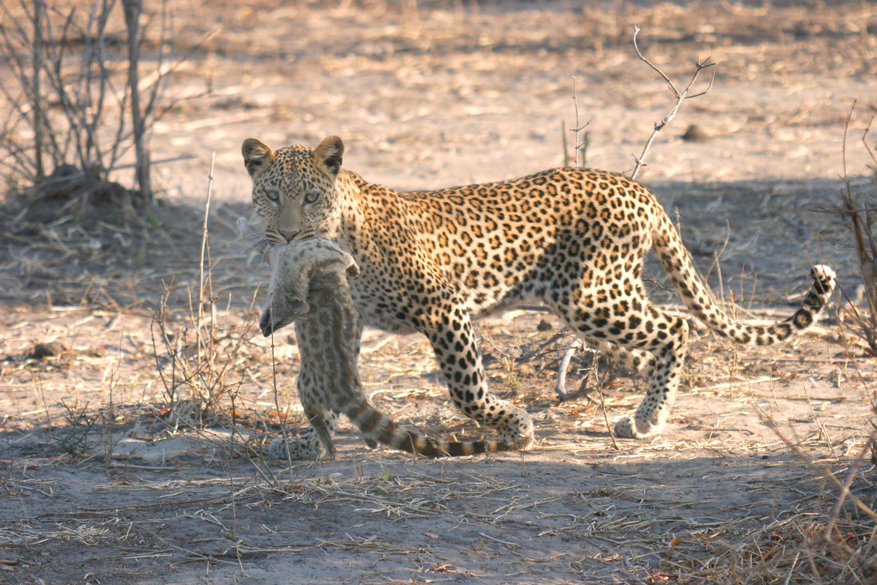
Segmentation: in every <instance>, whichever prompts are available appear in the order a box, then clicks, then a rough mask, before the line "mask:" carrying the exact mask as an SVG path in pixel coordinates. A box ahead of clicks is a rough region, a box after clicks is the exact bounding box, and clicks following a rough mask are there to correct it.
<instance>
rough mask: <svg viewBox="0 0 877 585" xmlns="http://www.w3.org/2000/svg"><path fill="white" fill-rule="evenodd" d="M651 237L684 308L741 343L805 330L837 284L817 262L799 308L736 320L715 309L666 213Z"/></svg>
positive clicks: (831, 273) (829, 271)
mask: <svg viewBox="0 0 877 585" xmlns="http://www.w3.org/2000/svg"><path fill="white" fill-rule="evenodd" d="M652 236H653V246H654V247H655V251H656V252H657V253H658V256H659V257H660V259H661V264H663V265H664V269H665V270H667V272H668V274H669V275H670V280H672V281H673V284H674V285H675V286H676V288H677V289H678V290H679V293H680V295H681V296H682V300H683V302H684V303H685V305H686V306H687V307H688V309H689V310H690V311H691V312H692V313H694V315H695V316H696V317H697V318H698V319H699V320H700V321H702V322H703V323H704V324H706V325H707V326H708V327H709V328H710V329H712V330H713V331H715V332H716V333H718V334H719V335H722V336H723V337H727V338H729V339H731V340H733V341H734V342H736V343H739V344H742V345H773V344H775V343H779V342H781V341H783V340H785V339H788V338H789V337H792V336H794V335H798V334H799V333H802V332H804V331H806V330H807V329H808V328H809V327H810V326H811V325H813V323H815V322H816V320H817V319H818V318H819V315H820V313H822V311H823V309H825V306H826V304H827V303H828V300H829V298H830V297H831V293H832V292H833V291H834V287H835V284H836V283H837V279H836V276H835V273H834V270H832V269H831V268H829V267H828V266H825V265H822V264H817V265H815V266H813V267H812V268H811V269H810V278H811V279H812V280H813V286H812V288H811V289H810V291H809V292H808V293H807V296H806V297H805V298H804V302H803V303H802V306H801V308H800V309H798V310H797V311H796V312H795V314H794V315H792V316H791V317H790V318H789V319H786V320H785V321H781V322H780V323H776V324H774V325H766V326H756V325H745V324H741V323H737V322H735V321H733V320H731V318H730V317H728V315H727V313H725V312H724V311H723V310H722V309H721V308H719V306H718V304H717V303H716V301H715V299H714V298H713V296H712V293H711V292H710V291H709V289H708V288H707V287H706V284H705V283H704V281H703V280H702V279H701V278H700V276H698V274H697V271H696V270H695V268H694V264H693V262H692V261H691V255H690V254H689V253H688V250H686V249H685V246H684V245H683V244H682V240H681V238H680V237H679V233H678V232H677V231H676V228H675V227H674V226H673V224H672V222H671V221H670V218H669V217H667V215H666V214H664V213H662V214H661V219H660V221H659V222H658V224H657V226H656V227H655V228H654V231H653V233H652Z"/></svg>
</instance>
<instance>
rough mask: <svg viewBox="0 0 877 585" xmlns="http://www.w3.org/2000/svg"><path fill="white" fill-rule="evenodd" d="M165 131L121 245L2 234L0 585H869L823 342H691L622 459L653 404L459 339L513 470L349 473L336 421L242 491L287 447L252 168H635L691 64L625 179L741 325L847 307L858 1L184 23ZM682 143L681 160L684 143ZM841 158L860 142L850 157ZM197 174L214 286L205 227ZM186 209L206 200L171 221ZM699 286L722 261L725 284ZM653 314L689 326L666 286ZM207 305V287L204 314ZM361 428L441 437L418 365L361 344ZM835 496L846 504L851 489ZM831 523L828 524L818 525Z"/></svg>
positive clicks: (444, 405) (864, 524)
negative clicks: (311, 162)
mask: <svg viewBox="0 0 877 585" xmlns="http://www.w3.org/2000/svg"><path fill="white" fill-rule="evenodd" d="M174 4H175V6H174V12H175V23H176V25H177V27H178V30H179V31H180V32H179V34H178V42H179V45H180V48H181V49H187V50H191V51H192V52H191V55H190V57H189V59H188V61H187V62H186V63H184V65H183V66H182V70H181V72H180V74H179V75H178V76H177V78H176V82H175V85H174V86H173V88H172V91H173V92H175V97H184V96H186V95H197V94H200V92H201V91H202V90H203V88H204V87H205V86H206V85H208V83H209V84H212V87H213V93H212V94H210V95H209V96H207V97H199V98H197V99H192V100H187V101H183V102H181V103H180V104H179V105H177V106H176V107H175V108H174V110H173V111H171V112H170V113H168V115H167V116H166V117H165V118H164V119H162V121H161V122H160V123H159V124H158V125H157V127H156V129H155V136H154V138H153V142H152V149H153V153H154V154H153V159H159V158H161V159H165V158H167V159H174V158H177V157H181V156H189V155H194V156H195V157H196V158H195V159H187V160H185V161H177V162H172V163H167V164H161V165H158V166H156V167H155V168H156V178H155V181H156V182H157V184H159V185H160V186H161V187H162V188H163V193H162V198H161V205H159V206H158V207H156V208H154V209H151V210H149V211H148V213H147V212H144V213H143V214H141V216H139V217H130V216H125V215H124V214H120V213H119V212H114V211H113V208H111V207H103V208H101V207H99V206H98V207H94V206H93V207H89V208H87V209H84V210H80V209H79V208H78V207H77V206H76V203H75V201H74V202H70V204H69V205H68V204H67V203H65V202H64V201H61V202H57V201H54V202H41V203H39V204H34V205H31V206H29V207H26V208H22V207H20V206H18V205H17V204H16V202H15V201H13V200H11V197H10V198H7V200H6V201H5V205H4V206H3V209H2V210H0V214H2V215H0V217H2V226H3V229H2V233H0V303H2V307H3V311H0V445H2V447H0V583H4V584H5V583H15V584H37V583H131V584H134V583H137V584H152V583H156V584H158V583H301V584H307V583H321V584H322V583H396V582H398V583H403V582H404V583H420V582H452V583H458V582H459V583H497V582H503V583H522V584H531V583H571V582H584V583H664V582H669V583H691V584H695V583H697V584H700V583H713V582H715V583H768V582H769V583H867V582H874V580H875V579H877V565H875V560H874V559H875V554H877V550H875V549H877V542H875V538H874V536H873V529H874V518H873V512H871V510H872V509H873V508H874V507H875V497H877V493H875V489H874V482H875V479H877V476H875V472H874V463H873V460H872V453H871V451H870V439H871V437H872V433H873V430H874V427H873V422H872V419H873V415H874V407H873V403H874V399H875V385H877V379H875V377H877V373H875V361H874V358H870V357H868V356H867V355H866V354H865V352H864V349H863V348H862V346H861V345H859V344H857V343H855V342H854V341H853V340H851V338H850V336H849V333H848V332H845V331H843V330H841V329H839V328H838V323H837V321H836V320H835V319H834V318H833V317H829V318H828V319H826V320H825V321H824V322H823V323H820V325H819V326H818V327H816V328H814V330H813V332H812V333H811V334H808V335H806V336H803V337H801V338H798V339H797V340H795V341H794V342H792V343H788V344H786V345H783V346H780V347H777V348H773V349H760V348H735V347H733V346H731V345H729V344H727V343H726V342H725V341H723V340H719V339H717V338H716V337H714V336H713V335H711V334H710V333H708V332H707V331H705V330H704V329H703V328H700V327H698V326H697V325H696V324H695V323H694V322H692V341H691V344H690V352H689V359H688V362H687V365H686V369H685V376H686V377H685V379H684V381H683V383H682V387H681V389H680V394H679V398H678V401H677V405H676V407H675V409H674V413H673V415H672V417H671V419H670V422H669V424H668V426H667V430H666V431H665V433H664V435H663V436H661V437H657V438H654V439H651V440H647V441H642V442H639V441H627V440H613V438H612V437H611V436H610V434H609V432H608V428H609V425H608V424H607V421H608V423H609V424H611V422H612V421H613V420H614V419H616V418H618V417H620V416H621V415H622V414H625V413H627V412H629V411H630V410H632V409H634V408H635V407H636V405H637V404H638V402H639V400H640V399H641V397H642V394H643V392H644V390H645V388H644V384H643V381H642V380H641V379H638V378H636V377H631V376H630V375H629V373H628V372H624V371H615V370H613V369H610V368H609V367H607V365H606V364H605V363H603V362H602V361H601V360H599V359H597V360H596V363H595V356H593V355H592V354H590V353H588V352H579V353H578V354H577V355H576V357H575V358H574V359H573V361H572V364H571V366H570V370H569V373H568V377H567V390H568V391H574V390H577V389H579V387H580V385H581V386H582V387H583V388H584V389H585V390H587V389H590V391H589V392H585V393H583V394H586V395H585V396H583V397H581V398H579V399H577V400H575V401H564V402H560V401H558V399H557V395H556V393H555V385H556V382H557V368H558V364H559V361H560V358H561V354H562V353H563V351H564V350H565V349H566V348H567V347H569V345H570V344H571V343H572V337H571V336H569V335H568V334H567V333H566V332H564V331H563V330H562V326H561V324H560V323H559V322H558V321H557V319H555V318H554V317H553V316H551V315H549V314H547V313H543V312H539V311H530V310H524V311H513V312H508V313H505V314H503V315H498V316H496V317H495V318H492V319H487V320H484V321H481V322H479V324H478V331H479V334H480V336H481V349H482V351H483V353H484V357H485V363H486V367H487V370H488V375H489V376H490V381H491V385H492V388H493V391H494V392H496V393H497V394H498V395H500V396H502V397H503V398H506V399H509V400H513V401H514V402H515V403H516V404H519V405H520V406H522V407H524V408H526V409H527V410H528V411H529V412H530V414H531V415H532V416H533V418H534V420H535V423H536V434H537V439H538V442H537V444H536V446H535V448H534V449H533V450H532V451H530V452H527V453H523V454H511V455H503V456H501V457H495V458H484V457H471V458H462V459H455V460H442V461H430V460H425V459H418V458H411V457H409V456H406V455H404V454H400V453H394V452H388V451H385V450H379V451H370V450H368V449H367V448H366V447H365V445H364V444H363V442H362V441H361V439H360V437H359V436H358V432H356V431H355V430H354V429H353V428H352V427H350V425H349V424H347V423H346V422H344V423H342V426H341V430H340V434H339V437H338V441H337V445H338V449H339V453H338V458H337V460H335V461H320V462H315V463H309V462H294V463H293V464H292V465H290V464H288V463H287V462H280V461H272V460H264V459H262V458H261V447H262V445H263V444H264V441H265V440H266V438H268V437H271V436H276V435H277V434H278V433H281V432H287V433H296V432H298V431H299V430H301V429H302V428H305V426H306V423H305V421H304V420H303V415H302V414H301V411H300V408H298V407H297V398H296V397H295V394H296V392H295V386H294V378H295V375H296V373H297V371H298V364H299V357H298V352H297V349H296V344H295V336H294V333H293V332H292V330H291V329H288V330H283V331H281V332H280V333H279V334H278V335H277V336H275V338H274V339H273V340H272V339H265V338H263V337H261V335H259V334H258V330H257V328H256V327H255V322H256V320H257V318H258V310H257V309H256V308H254V305H258V304H259V303H261V302H262V301H263V296H264V295H263V293H260V292H259V283H262V282H265V281H266V280H267V276H268V270H267V266H265V265H264V264H263V263H262V262H261V260H260V259H259V258H257V257H254V256H252V255H248V254H249V252H248V250H247V246H246V245H245V244H244V243H242V242H239V241H237V240H236V235H235V230H234V222H235V220H236V219H237V218H238V217H239V216H240V215H246V214H249V213H250V211H249V203H248V189H249V186H248V182H249V179H248V177H247V176H246V173H245V171H244V169H243V165H242V164H241V163H240V155H239V147H240V143H241V142H242V141H243V140H244V139H245V138H247V137H250V136H256V137H260V138H262V139H263V140H265V141H266V142H268V143H270V144H272V145H274V146H279V145H281V144H285V143H306V144H310V145H312V146H314V145H316V144H317V143H318V142H319V140H321V139H322V138H323V137H324V136H326V135H329V134H338V135H340V136H342V137H343V138H344V140H345V144H346V145H347V149H348V151H347V153H345V165H347V166H348V167H349V168H351V169H354V170H356V171H358V172H360V173H361V174H362V175H363V176H364V177H365V178H366V179H367V180H372V181H374V182H381V183H385V184H388V185H390V186H393V187H398V188H431V187H439V186H447V185H451V184H462V183H468V182H474V181H486V180H495V179H502V178H508V177H512V176H517V175H523V174H526V173H527V172H531V171H535V170H540V169H543V168H547V167H551V166H558V165H560V164H562V162H563V147H562V140H561V130H560V128H561V122H565V123H566V127H567V128H570V127H573V126H574V125H575V119H574V111H573V104H572V99H571V98H572V96H573V89H572V80H571V78H570V77H569V76H568V75H567V74H574V75H575V76H576V88H577V89H576V98H577V99H576V101H577V105H578V108H579V114H580V117H581V119H582V121H585V120H588V119H592V118H593V120H592V122H591V125H590V126H589V127H588V132H589V137H588V141H589V142H588V149H587V163H588V164H589V165H591V166H596V167H601V168H607V169H610V170H616V171H623V170H626V169H630V168H631V167H632V166H633V162H632V161H633V158H632V156H633V155H639V154H640V152H641V150H642V146H643V144H644V143H645V140H646V139H647V138H648V135H649V133H650V132H651V129H652V124H653V123H654V122H656V121H658V120H660V119H661V118H662V117H663V116H665V115H666V114H667V112H668V111H669V108H670V107H672V104H673V101H674V100H673V99H672V96H671V95H670V94H669V93H668V91H667V89H666V87H665V84H664V82H663V81H661V80H660V79H656V78H655V76H654V74H653V72H651V71H650V70H648V68H646V67H645V66H644V65H643V64H642V63H640V62H639V61H638V60H636V57H635V55H634V53H633V50H632V47H631V45H630V34H631V32H632V25H633V23H634V22H638V23H639V24H640V26H641V27H642V28H643V31H642V32H641V33H640V34H641V36H640V42H641V47H642V48H643V50H644V51H645V52H646V54H647V55H648V56H649V57H650V58H651V59H653V60H654V61H655V62H656V63H657V64H659V65H660V66H661V67H662V68H664V70H665V71H666V72H667V73H668V74H669V75H670V76H671V77H673V78H674V79H680V80H685V79H686V78H687V76H689V75H690V73H691V70H692V67H691V63H692V62H693V60H694V59H695V58H696V57H705V56H707V55H711V56H712V57H713V60H714V61H716V62H717V70H718V76H717V78H716V81H715V84H714V87H713V89H712V90H711V92H710V93H709V94H708V95H706V96H704V97H702V98H698V99H697V100H694V101H691V102H687V103H686V104H685V106H684V107H683V109H682V110H681V111H680V113H679V115H678V117H677V119H676V121H675V122H674V123H673V125H671V126H670V127H668V128H667V129H666V130H665V131H664V132H663V133H662V134H661V135H660V136H659V139H658V141H657V142H656V144H655V146H653V148H652V151H651V152H650V154H649V158H648V162H649V166H648V167H647V168H646V172H645V174H643V175H641V179H642V180H643V182H644V183H645V184H647V185H648V186H649V187H650V188H652V189H654V190H655V191H656V193H657V194H658V195H659V196H660V198H661V200H662V202H663V203H664V205H665V207H666V208H667V210H668V212H669V213H671V214H672V215H674V216H675V215H678V218H679V223H680V227H681V231H682V234H683V237H684V239H685V241H686V243H687V245H688V246H689V248H690V249H691V251H692V253H693V254H694V257H695V260H696V262H697V263H698V265H699V268H700V269H701V271H702V273H703V274H704V275H705V276H706V277H707V278H708V280H709V282H710V285H711V286H712V288H713V290H714V291H716V295H717V296H718V297H719V298H720V299H721V300H722V302H726V303H727V306H728V310H729V311H731V312H732V313H733V314H735V315H736V316H738V317H739V318H741V319H746V320H749V321H754V322H770V321H774V320H777V319H782V318H785V317H787V316H789V315H791V314H792V312H793V310H794V306H795V304H796V303H797V302H799V301H800V298H801V297H802V295H803V294H804V293H805V292H806V290H807V287H808V283H807V279H806V274H807V268H808V267H809V265H810V264H812V263H815V262H824V263H826V264H829V265H831V266H832V267H834V268H835V269H836V270H837V271H838V273H839V275H840V281H841V284H842V286H843V287H844V288H846V289H847V290H848V292H850V293H852V291H853V288H854V285H855V284H856V283H857V282H858V279H857V277H856V275H855V265H854V262H853V257H852V252H851V251H850V248H849V245H850V243H849V237H848V234H847V232H846V231H845V230H844V228H843V226H842V225H841V224H840V223H839V222H838V220H837V218H836V217H835V216H832V215H830V214H825V213H818V212H816V211H815V210H819V209H820V208H822V207H825V206H831V205H834V204H836V200H837V192H838V189H839V183H838V181H837V177H838V176H839V175H840V174H841V173H842V172H843V169H842V164H841V153H842V151H843V147H842V142H841V140H842V135H843V124H844V121H845V119H846V115H847V113H848V110H849V107H850V104H851V103H852V100H853V99H858V100H859V108H858V112H859V115H858V116H859V117H857V118H854V119H853V121H852V124H851V136H852V135H853V134H855V139H854V140H851V141H850V143H849V146H848V148H847V152H846V157H847V165H848V169H849V173H850V174H851V175H852V174H866V173H867V168H866V166H865V165H866V163H867V162H868V161H869V160H870V159H868V157H867V155H866V154H865V153H864V152H863V151H862V150H861V149H860V148H859V147H858V139H859V138H858V137H859V136H861V130H862V128H864V124H865V123H866V122H865V119H866V118H868V117H870V110H871V109H873V108H874V107H875V102H874V98H875V95H877V81H875V79H877V77H875V72H877V37H875V33H877V6H875V5H874V4H872V3H862V2H855V3H819V4H817V5H813V6H809V7H807V8H802V7H799V6H797V5H796V4H795V3H788V4H784V3H776V2H775V3H772V5H771V6H769V7H762V6H761V5H760V4H759V5H758V6H753V5H751V4H738V3H731V2H721V3H684V4H683V3H678V4H677V3H653V2H642V3H636V4H631V3H626V2H616V3H607V4H605V5H604V4H600V5H592V4H588V6H586V7H584V8H582V7H581V6H579V5H578V4H574V3H567V2H540V3H519V2H500V3H480V4H475V3H471V4H470V3H424V2H420V3H419V5H418V4H417V3H404V4H405V6H404V7H398V6H395V5H394V4H392V3H391V4H385V3H378V2H375V3H365V5H359V4H357V3H355V2H342V3H341V6H340V7H338V8H331V9H327V8H323V7H318V6H317V5H316V4H308V3H304V2H302V3H298V4H295V5H287V4H282V5H281V3H276V2H267V1H265V2H256V3H252V2H251V3H247V4H246V5H241V4H239V3H234V2H227V3H222V2H209V3H208V2H205V3H199V2H195V1H194V0H188V1H186V2H179V3H174ZM691 124H696V125H697V126H698V127H700V128H701V131H702V133H703V134H702V135H701V137H700V139H699V140H683V139H682V138H681V136H682V135H683V133H685V130H686V129H687V128H688V126H689V125H691ZM854 143H855V144H856V146H854ZM212 152H215V153H216V168H215V170H214V182H213V197H214V198H213V200H212V201H211V206H210V213H209V221H208V222H207V225H208V228H209V233H210V238H209V246H208V247H207V248H206V249H205V250H204V251H203V255H204V257H205V258H206V259H208V262H206V263H205V270H204V271H203V272H202V271H201V266H202V264H201V258H202V228H203V224H204V206H203V201H204V197H205V194H206V192H207V176H208V174H209V169H210V161H211V153H212ZM195 201H199V205H197V206H196V205H192V203H193V202H195ZM717 258H718V260H717ZM647 274H648V276H649V279H650V280H649V283H650V286H651V287H652V293H651V294H652V296H653V298H655V299H656V300H658V301H659V302H660V303H661V304H662V305H663V306H664V307H665V308H666V309H667V310H669V311H680V312H684V310H683V309H682V308H681V307H680V306H679V305H678V303H677V302H676V297H675V295H674V293H673V291H672V287H671V286H670V284H669V281H668V280H667V278H666V275H665V274H664V272H663V271H662V270H661V269H660V266H659V265H658V263H657V262H656V261H654V260H650V261H649V263H648V265H647ZM202 290H203V291H204V292H203V293H202ZM360 371H361V374H362V376H363V380H364V381H365V383H366V387H367V390H368V391H369V392H370V395H371V398H372V400H373V402H374V403H375V404H376V405H377V407H378V408H380V409H382V410H384V411H385V412H388V413H391V414H392V415H393V416H394V417H396V419H397V420H399V421H401V422H404V423H406V424H411V425H414V426H417V427H418V428H420V429H423V430H427V431H429V432H432V433H435V434H442V435H454V436H456V437H458V438H464V437H469V438H472V437H478V436H481V435H482V433H483V432H484V431H483V430H482V429H480V428H478V426H477V425H476V424H475V423H474V422H472V421H471V420H468V419H467V418H465V417H463V416H462V415H460V414H459V413H458V412H457V411H456V410H455V409H454V408H453V406H452V405H451V404H450V402H449V400H448V397H447V393H446V390H445V387H444V385H443V381H442V378H441V374H440V373H439V371H438V369H437V367H436V364H435V361H434V358H433V355H432V352H431V350H430V348H429V346H428V343H427V342H426V341H425V340H424V339H423V338H422V337H420V336H406V337H399V336H392V335H386V334H383V333H381V332H377V331H367V332H366V334H365V337H364V343H363V354H362V359H361V364H360ZM845 482H848V487H849V490H850V491H849V493H848V494H845V495H844V497H843V498H842V499H841V500H839V497H838V495H839V494H840V493H841V487H842V485H843V484H844V483H845ZM839 502H840V503H839Z"/></svg>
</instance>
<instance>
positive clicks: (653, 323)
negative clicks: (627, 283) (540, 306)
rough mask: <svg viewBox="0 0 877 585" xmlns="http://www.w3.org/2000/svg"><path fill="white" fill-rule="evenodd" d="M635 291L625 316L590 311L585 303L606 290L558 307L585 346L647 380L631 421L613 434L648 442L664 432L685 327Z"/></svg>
mask: <svg viewBox="0 0 877 585" xmlns="http://www.w3.org/2000/svg"><path fill="white" fill-rule="evenodd" d="M638 292H639V291H638V290H637V291H636V293H634V297H633V298H632V299H628V301H629V302H628V305H627V306H628V310H627V311H626V312H625V313H624V314H623V315H615V316H612V317H611V318H607V317H606V315H607V314H608V313H607V310H606V309H605V308H599V307H598V308H597V310H593V311H590V310H589V307H588V305H590V306H591V307H593V306H594V303H593V302H590V303H589V302H588V300H589V299H592V298H607V297H608V291H593V292H591V293H589V294H583V295H582V296H580V297H579V298H582V299H583V302H582V304H581V306H572V305H566V306H559V307H558V312H559V313H560V315H561V317H563V319H564V320H565V321H566V322H567V324H568V325H569V326H570V327H571V328H572V329H573V330H574V331H576V332H577V333H578V334H579V335H580V336H582V337H583V338H584V339H585V341H586V342H588V343H589V345H596V347H597V348H599V349H602V350H603V351H607V353H609V355H610V357H613V358H615V359H619V360H620V361H622V362H623V363H625V365H627V366H629V367H633V368H635V369H637V370H639V371H640V372H642V373H644V374H646V375H649V387H648V390H647V392H646V396H645V398H644V399H643V401H642V402H641V403H640V405H639V407H638V408H637V409H636V413H635V414H634V416H633V417H632V418H631V417H629V416H627V417H624V418H622V419H621V420H619V421H618V422H616V423H615V435H616V436H619V437H626V438H641V437H648V436H650V435H656V434H659V433H660V432H661V431H662V430H663V428H664V424H665V423H666V421H667V418H668V417H669V415H670V409H671V407H672V406H673V403H674V402H675V400H676V390H677V388H678V387H679V378H680V375H681V370H682V365H683V362H684V361H685V349H686V344H687V342H688V323H687V322H686V321H685V320H683V319H681V318H679V317H672V316H669V315H666V314H664V313H662V312H661V311H659V310H658V309H656V308H655V307H654V306H652V305H651V303H650V302H649V300H648V299H647V298H645V296H643V295H641V294H637V293H638ZM633 307H638V308H640V310H635V309H633ZM649 354H651V355H649Z"/></svg>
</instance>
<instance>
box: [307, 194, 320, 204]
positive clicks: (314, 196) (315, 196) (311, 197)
mask: <svg viewBox="0 0 877 585" xmlns="http://www.w3.org/2000/svg"><path fill="white" fill-rule="evenodd" d="M319 198H320V194H319V193H317V192H316V191H312V192H310V193H308V194H307V195H305V203H314V202H315V201H316V200H317V199H319Z"/></svg>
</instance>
